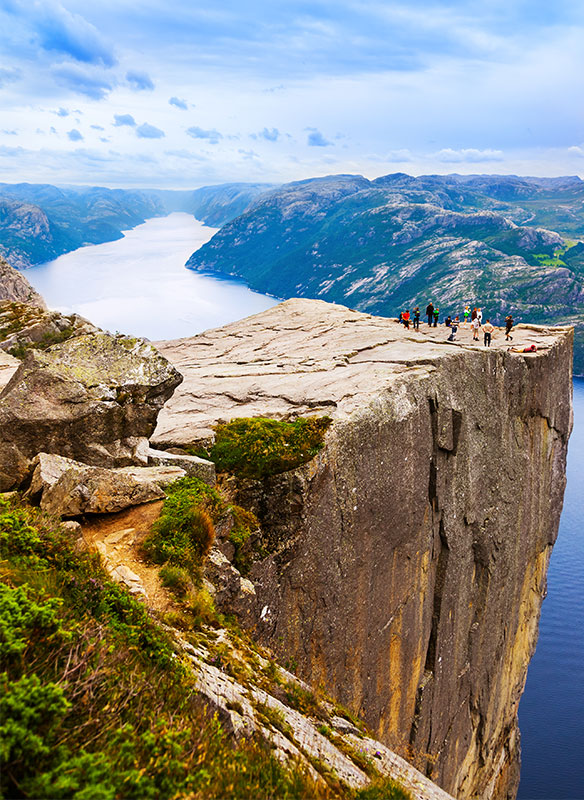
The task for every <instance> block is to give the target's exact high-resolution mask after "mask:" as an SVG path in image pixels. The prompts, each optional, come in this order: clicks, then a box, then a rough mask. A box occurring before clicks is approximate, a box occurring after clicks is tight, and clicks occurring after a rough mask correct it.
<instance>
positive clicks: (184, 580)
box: [158, 564, 192, 597]
mask: <svg viewBox="0 0 584 800" xmlns="http://www.w3.org/2000/svg"><path fill="white" fill-rule="evenodd" d="M158 574H159V575H160V580H161V582H162V585H163V586H164V587H165V588H166V589H170V591H171V592H173V594H176V595H177V597H184V596H185V595H186V593H187V591H188V589H189V588H190V586H191V585H192V583H191V578H190V575H189V573H188V572H187V571H186V569H184V568H183V567H175V566H173V565H172V564H165V565H164V566H163V567H160V569H159V571H158Z"/></svg>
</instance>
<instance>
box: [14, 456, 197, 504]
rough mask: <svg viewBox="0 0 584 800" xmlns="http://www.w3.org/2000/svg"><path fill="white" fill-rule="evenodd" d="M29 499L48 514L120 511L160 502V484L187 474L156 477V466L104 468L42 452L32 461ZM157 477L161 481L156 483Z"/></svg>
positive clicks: (162, 495) (161, 496) (161, 493)
mask: <svg viewBox="0 0 584 800" xmlns="http://www.w3.org/2000/svg"><path fill="white" fill-rule="evenodd" d="M32 467H33V473H32V479H31V483H30V486H29V488H28V490H27V497H28V498H29V499H31V500H33V501H35V502H38V503H39V504H40V507H41V508H42V509H43V510H44V511H47V512H48V513H49V514H57V515H59V516H63V517H76V516H79V515H81V514H105V513H112V512H114V511H121V510H122V509H124V508H128V507H129V506H135V505H138V504H139V503H148V502H151V501H152V500H161V499H162V498H163V497H164V496H165V495H164V492H163V491H162V489H161V488H160V483H162V484H163V485H167V484H168V483H169V482H171V481H172V480H177V478H179V477H182V475H184V474H185V473H184V472H182V471H181V474H179V475H177V474H176V473H173V474H172V476H171V475H168V474H165V475H156V473H155V471H156V469H158V468H156V467H146V468H144V469H143V470H142V474H141V473H140V468H135V469H133V470H132V471H131V472H128V471H127V468H122V469H103V468H102V467H90V466H87V465H86V464H81V463H79V462H78V461H74V460H73V459H71V458H64V457H63V456H57V455H51V454H49V453H40V454H39V455H38V456H36V458H35V459H34V460H33V462H32ZM157 478H158V480H157Z"/></svg>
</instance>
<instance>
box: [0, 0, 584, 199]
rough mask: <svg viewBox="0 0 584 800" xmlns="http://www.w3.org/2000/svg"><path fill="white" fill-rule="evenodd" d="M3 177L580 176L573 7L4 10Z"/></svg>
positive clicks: (101, 181) (464, 2)
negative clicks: (399, 173)
mask: <svg viewBox="0 0 584 800" xmlns="http://www.w3.org/2000/svg"><path fill="white" fill-rule="evenodd" d="M0 31H2V34H1V36H0V54H1V58H0V181H1V182H5V183H16V182H20V181H28V182H33V183H53V184H91V185H101V186H111V187H160V188H177V189H180V188H183V189H184V188H196V187H198V186H203V185H208V184H216V183H224V182H231V181H253V182H267V183H281V182H285V181H291V180H300V179H303V178H309V177H315V176H320V175H328V174H334V173H360V174H362V175H365V176H366V177H369V178H373V177H377V176H379V175H385V174H388V173H390V172H407V173H409V174H413V175H419V174H428V173H451V172H459V173H499V174H509V173H512V174H519V175H539V176H555V175H580V176H581V177H584V2H582V0H553V2H552V0H476V1H475V0H410V2H409V3H406V2H403V3H402V2H380V1H379V0H367V1H366V2H365V1H364V0H363V1H362V0H311V2H307V1H306V0H270V2H266V0H261V2H260V0H212V2H211V0H207V2H206V3H202V2H199V1H198V0H192V1H191V2H186V1H185V0H175V3H174V4H169V3H168V2H162V0H99V2H94V3H89V2H87V0H63V1H62V2H59V0H0Z"/></svg>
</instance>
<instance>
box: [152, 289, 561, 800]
mask: <svg viewBox="0 0 584 800" xmlns="http://www.w3.org/2000/svg"><path fill="white" fill-rule="evenodd" d="M447 335H448V330H447V329H446V328H444V327H442V326H441V327H439V328H432V329H429V328H428V327H427V326H426V325H422V332H421V333H414V332H412V331H406V330H405V329H404V328H403V327H402V326H400V325H398V324H397V323H396V322H393V321H390V320H387V319H383V318H375V317H371V316H369V315H366V314H360V313H356V312H353V311H350V310H349V309H346V308H344V307H341V306H335V305H329V304H326V303H323V302H320V301H310V300H291V301H288V302H286V303H283V304H281V305H279V306H277V307H274V308H273V309H270V310H269V311H266V312H264V313H263V314H259V315H256V316H255V317H251V318H249V319H247V320H243V321H241V322H238V323H234V324H232V325H229V326H226V327H224V328H221V329H217V330H213V331H208V332H206V333H204V334H202V335H200V336H197V337H194V338H192V339H185V340H180V341H176V342H167V343H162V344H160V349H161V351H162V352H163V353H164V354H165V355H166V356H167V357H168V358H169V360H170V361H171V362H172V363H173V364H174V365H175V366H176V367H177V369H179V370H180V372H181V373H182V374H183V376H184V383H183V384H182V386H181V387H180V389H179V390H178V391H177V393H176V394H175V395H174V397H173V398H172V399H171V401H170V402H169V403H168V404H167V405H166V407H165V408H164V409H163V411H162V413H161V415H160V418H159V423H158V426H157V429H156V432H155V436H154V440H155V441H156V442H157V443H158V444H159V445H164V446H172V445H175V446H176V445H179V446H181V445H185V444H189V443H193V442H198V441H205V440H208V439H209V438H210V437H212V435H213V431H212V427H213V425H214V424H215V423H216V422H218V421H220V420H221V421H225V420H229V419H231V418H233V417H239V416H256V415H263V416H274V417H278V418H289V417H293V416H295V415H299V414H314V413H318V414H328V415H329V416H331V417H332V419H333V425H332V426H331V427H330V428H329V431H328V433H327V437H326V441H325V446H324V449H323V450H322V451H321V452H320V453H319V455H318V456H317V457H316V458H315V459H314V460H313V461H312V462H310V463H309V464H307V465H305V466H304V467H301V468H299V469H297V470H295V471H293V472H290V473H287V474H285V475H281V476H276V477H274V478H271V479H269V480H267V481H266V482H265V484H264V485H263V486H258V485H256V486H254V487H252V488H251V489H250V488H249V487H248V489H247V490H245V489H242V490H241V495H242V496H241V497H240V500H241V501H243V502H247V503H248V505H251V506H252V507H253V509H254V510H255V511H256V513H257V514H258V516H259V517H260V521H261V523H262V531H263V533H264V536H265V537H266V541H267V542H268V543H269V545H270V550H271V555H270V556H269V557H267V558H264V560H263V561H260V562H257V563H256V564H255V565H254V567H253V568H252V573H251V576H250V577H251V578H252V580H253V581H254V584H255V589H256V592H257V594H258V600H259V601H260V604H261V606H262V618H261V622H260V623H259V627H258V631H257V632H258V635H259V636H260V637H261V638H262V639H263V640H264V641H265V642H266V643H268V644H269V645H271V646H272V647H273V648H274V649H276V650H277V651H278V652H280V653H281V654H285V655H286V657H288V658H293V659H294V660H295V661H296V662H297V664H298V668H299V672H300V674H301V675H302V677H304V678H305V679H307V680H309V681H310V682H311V683H312V684H315V685H318V684H319V683H321V682H322V683H323V684H324V685H325V686H326V687H327V688H328V689H329V691H331V692H332V693H333V694H334V695H335V696H336V697H337V698H338V699H339V700H340V701H341V702H343V703H344V704H345V705H347V706H349V707H350V708H352V709H353V710H355V711H358V712H359V713H360V714H361V715H363V717H364V718H365V720H366V721H367V723H368V725H369V726H370V727H371V728H372V729H373V730H374V731H375V732H376V735H377V736H378V737H379V738H380V739H381V740H382V741H384V742H385V743H386V744H387V745H388V746H390V747H392V749H394V750H397V751H399V752H401V753H402V754H406V755H407V756H408V758H409V759H410V760H411V761H412V763H414V764H415V765H416V766H418V767H419V768H420V769H421V770H422V771H423V772H425V773H426V774H428V775H429V776H430V777H431V778H432V779H433V780H435V781H436V782H437V783H438V784H439V785H441V786H442V787H443V788H444V789H445V790H446V791H448V792H449V793H451V794H452V795H453V796H456V797H457V798H485V799H486V798H491V797H493V798H506V797H508V796H513V795H514V793H515V791H516V788H517V784H518V777H519V738H518V729H517V705H518V702H519V698H520V695H521V692H522V690H523V686H524V682H525V677H526V671H527V665H528V663H529V659H530V657H531V655H532V653H533V649H534V647H535V642H536V638H537V623H538V617H539V609H540V605H541V599H542V596H543V593H544V591H545V577H546V570H547V563H548V558H549V554H550V550H551V546H552V544H553V542H554V540H555V537H556V535H557V527H558V521H559V515H560V511H561V506H562V498H563V491H564V485H565V458H566V447H567V441H568V436H569V433H570V429H571V356H572V331H571V329H544V328H534V327H529V326H521V327H518V328H517V329H516V330H515V332H514V340H513V345H515V346H528V345H531V344H535V345H536V347H537V352H536V353H535V354H529V355H527V354H525V355H524V354H520V353H513V352H508V344H509V343H506V342H505V341H504V333H503V332H502V331H498V332H496V334H495V337H494V341H493V346H492V347H491V348H489V349H487V348H485V347H483V345H482V340H481V342H480V343H472V341H471V336H470V331H468V330H467V331H465V330H461V331H460V332H459V335H458V341H456V342H454V343H447V342H446V341H445V339H446V337H447ZM246 491H247V497H246V496H245V495H246Z"/></svg>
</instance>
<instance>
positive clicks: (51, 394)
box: [0, 333, 182, 491]
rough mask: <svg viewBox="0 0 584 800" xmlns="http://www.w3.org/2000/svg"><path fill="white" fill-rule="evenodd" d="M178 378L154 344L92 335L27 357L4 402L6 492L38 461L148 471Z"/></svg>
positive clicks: (0, 463)
mask: <svg viewBox="0 0 584 800" xmlns="http://www.w3.org/2000/svg"><path fill="white" fill-rule="evenodd" d="M181 380H182V377H181V375H180V373H179V372H178V371H177V370H176V369H175V368H174V367H173V366H171V364H169V362H168V361H167V360H166V359H165V358H164V357H163V356H161V355H160V353H159V352H158V351H157V350H156V349H155V348H154V347H153V346H152V345H151V344H149V343H147V342H145V341H144V340H142V339H134V338H130V337H127V336H121V335H117V336H112V335H111V334H108V333H92V334H87V335H83V336H77V337H75V338H72V339H69V340H67V341H65V342H62V343H61V344H57V345H53V346H52V347H50V348H49V349H48V350H45V351H33V352H29V353H28V354H27V356H26V359H25V361H24V362H23V364H22V365H21V366H20V367H19V369H18V370H17V371H16V372H15V374H14V375H13V376H12V378H11V380H10V381H9V383H8V384H7V385H6V387H5V388H4V390H3V391H2V393H1V394H0V491H2V490H7V489H10V488H12V487H13V486H16V485H18V484H19V483H20V482H21V481H22V479H23V478H24V476H25V474H26V470H27V467H28V463H29V462H30V460H31V459H33V458H34V457H35V456H36V455H37V453H40V452H47V453H58V454H59V455H63V456H67V457H69V458H73V459H76V460H79V461H83V462H84V463H86V464H90V465H93V466H102V467H121V466H129V465H132V464H142V465H144V466H145V465H147V463H148V455H147V451H148V439H149V437H150V435H151V434H152V432H153V430H154V426H155V425H156V419H157V416H158V412H159V411H160V409H161V408H162V406H163V404H164V403H165V402H166V400H168V398H169V397H170V396H171V395H172V393H173V391H174V389H175V388H176V386H178V385H179V383H180V382H181Z"/></svg>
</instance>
